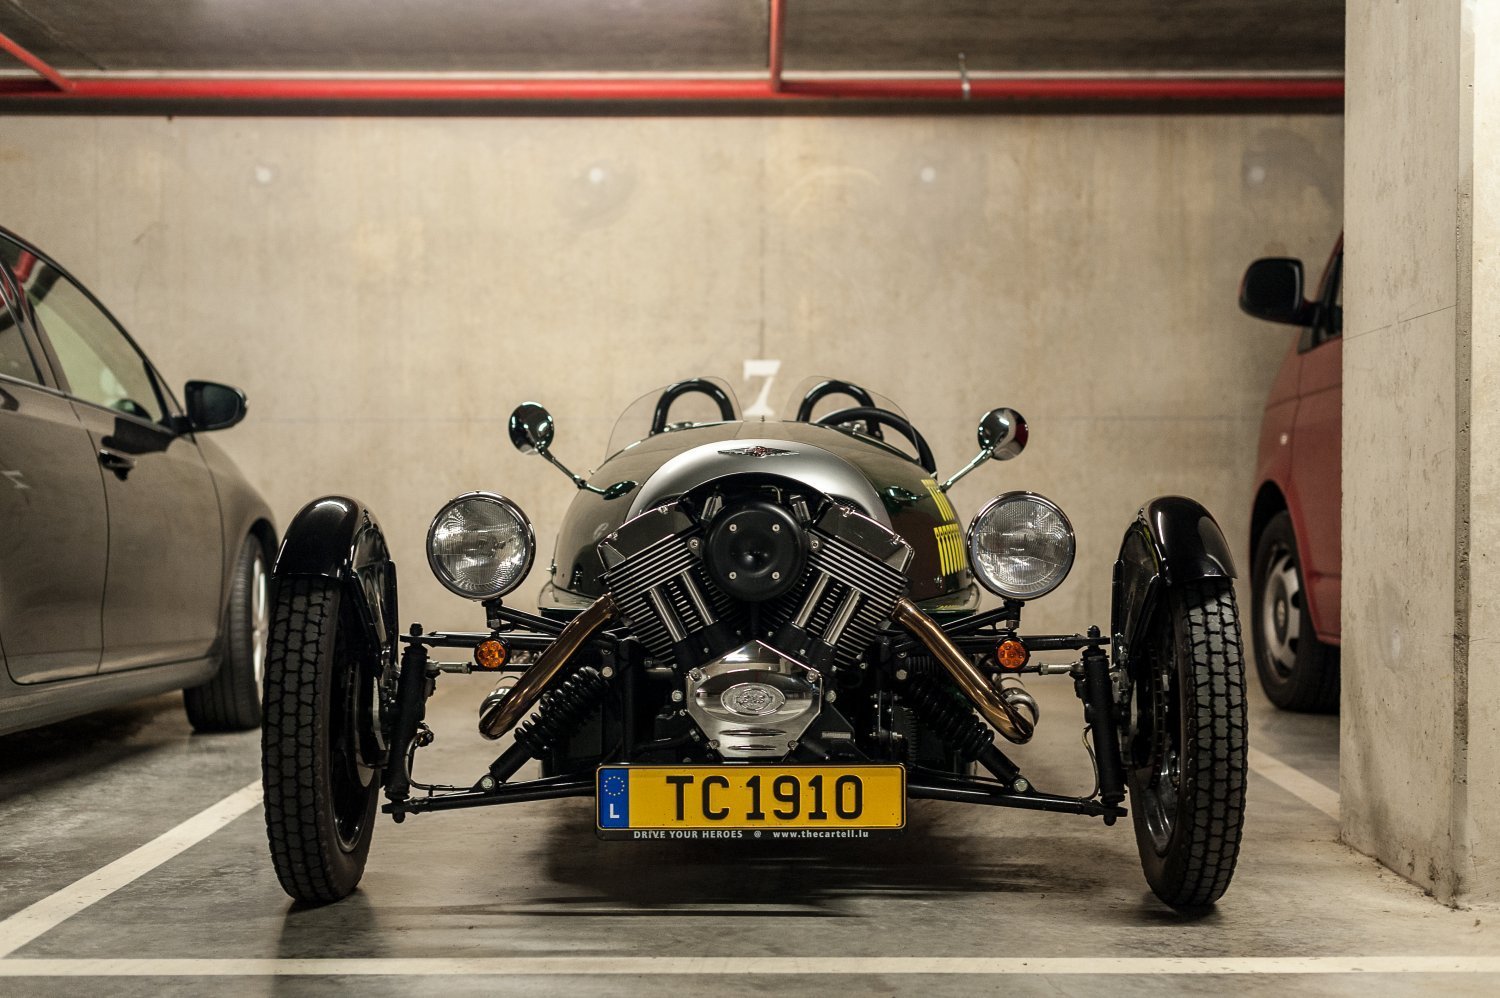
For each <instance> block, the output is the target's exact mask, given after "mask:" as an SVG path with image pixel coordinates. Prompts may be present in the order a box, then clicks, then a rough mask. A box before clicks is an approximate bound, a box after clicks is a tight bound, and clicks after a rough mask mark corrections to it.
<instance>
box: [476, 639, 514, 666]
mask: <svg viewBox="0 0 1500 998" xmlns="http://www.w3.org/2000/svg"><path fill="white" fill-rule="evenodd" d="M509 660H510V649H509V648H507V647H506V646H505V642H504V641H501V640H500V639H499V638H486V639H485V640H483V641H481V642H479V644H477V645H475V646H474V664H475V665H477V666H479V667H480V668H481V669H501V668H504V667H505V663H506V662H508V661H509Z"/></svg>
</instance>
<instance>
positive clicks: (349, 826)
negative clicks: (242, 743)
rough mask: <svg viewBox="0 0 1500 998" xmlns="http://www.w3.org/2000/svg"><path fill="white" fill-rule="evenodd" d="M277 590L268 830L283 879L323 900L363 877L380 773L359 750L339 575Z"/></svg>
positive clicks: (297, 893)
mask: <svg viewBox="0 0 1500 998" xmlns="http://www.w3.org/2000/svg"><path fill="white" fill-rule="evenodd" d="M275 590H276V591H275V597H274V600H273V604H272V613H271V635H270V642H269V647H268V649H267V655H266V678H265V724H264V727H263V729H262V734H261V768H262V774H263V779H264V783H265V794H266V834H267V837H268V838H269V839H270V844H271V861H272V864H273V865H274V866H275V868H276V876H277V879H279V880H280V881H281V886H282V889H283V890H285V891H286V892H287V894H289V895H290V896H291V897H292V898H294V899H296V900H298V901H306V902H312V903H326V902H329V901H337V900H339V899H340V898H343V897H347V896H348V895H349V894H350V893H352V892H353V891H354V888H355V887H356V886H357V885H358V884H359V880H360V877H361V876H362V875H363V874H364V870H365V860H366V859H367V857H368V856H369V854H370V838H371V835H372V833H373V831H374V824H375V805H376V801H377V799H378V797H379V792H380V778H379V777H380V774H379V772H378V770H376V769H373V768H371V767H369V766H367V765H366V764H365V763H364V762H363V760H362V759H361V756H360V752H359V744H360V737H359V732H360V731H361V729H362V723H363V721H364V719H363V718H361V717H360V707H359V704H360V702H361V697H360V696H358V695H357V691H358V690H359V689H360V688H361V686H362V680H361V675H362V673H363V672H364V671H365V670H363V669H361V668H360V656H359V654H358V642H357V640H356V638H355V631H354V627H355V623H354V620H353V613H352V611H353V609H354V608H353V607H352V606H346V605H345V602H344V600H343V590H342V588H341V587H340V585H339V583H338V582H336V581H335V580H333V579H323V578H312V579H301V578H292V579H284V580H280V581H279V584H278V585H277V586H276V587H275Z"/></svg>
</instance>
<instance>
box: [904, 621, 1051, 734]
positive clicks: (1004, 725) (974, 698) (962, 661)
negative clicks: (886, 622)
mask: <svg viewBox="0 0 1500 998" xmlns="http://www.w3.org/2000/svg"><path fill="white" fill-rule="evenodd" d="M892 618H893V619H894V620H895V621H896V623H898V624H900V625H901V626H902V627H905V628H906V629H907V630H909V631H911V632H912V634H914V635H916V637H917V639H918V640H919V641H921V642H922V644H924V645H926V646H927V650H928V651H929V652H931V653H932V657H933V658H935V659H937V660H938V662H939V663H940V664H941V665H942V666H943V668H944V669H946V670H948V675H949V676H951V677H952V678H953V681H954V682H955V683H957V684H958V688H959V689H960V690H962V691H963V693H964V696H966V697H968V698H969V700H970V701H971V702H972V703H973V704H974V706H975V707H976V708H977V709H978V710H979V713H980V715H981V716H983V717H984V719H985V720H986V721H988V722H989V723H990V725H991V726H993V727H994V729H995V730H996V731H998V732H1000V734H1002V735H1004V736H1005V737H1006V738H1007V739H1008V740H1010V741H1012V742H1015V743H1016V744H1017V745H1024V744H1025V743H1026V742H1029V741H1031V736H1032V735H1034V734H1035V733H1036V722H1037V719H1038V718H1039V717H1040V716H1041V712H1040V711H1039V710H1038V709H1037V705H1036V701H1035V700H1034V699H1032V696H1031V694H1030V693H1028V692H1026V687H1024V686H1022V685H1021V681H1020V680H1019V679H1017V678H1016V677H1015V676H1004V677H1002V678H1001V680H1000V688H999V689H996V688H995V685H994V684H993V683H991V682H990V680H989V677H988V676H986V675H985V674H984V673H983V672H980V671H979V669H978V667H977V666H975V665H974V663H973V662H972V661H970V660H969V656H967V655H965V654H964V653H963V652H962V651H960V650H959V648H958V646H957V645H955V644H954V643H953V641H952V639H950V638H949V637H948V635H947V634H946V633H945V632H944V631H943V629H942V628H941V627H939V626H938V624H937V621H935V620H933V619H932V618H931V617H929V616H927V614H925V613H923V612H922V611H921V609H920V608H919V607H918V606H917V605H916V604H915V603H913V602H912V601H911V600H910V599H908V598H906V597H902V599H901V602H899V603H897V604H896V611H895V613H894V614H892Z"/></svg>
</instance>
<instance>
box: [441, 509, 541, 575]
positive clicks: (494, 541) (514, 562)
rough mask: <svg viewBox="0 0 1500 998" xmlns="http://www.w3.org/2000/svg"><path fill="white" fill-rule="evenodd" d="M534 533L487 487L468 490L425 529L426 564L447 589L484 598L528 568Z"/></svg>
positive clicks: (517, 511) (518, 513) (522, 515)
mask: <svg viewBox="0 0 1500 998" xmlns="http://www.w3.org/2000/svg"><path fill="white" fill-rule="evenodd" d="M535 554H536V535H535V534H533V533H532V531H531V521H530V520H528V519H526V514H525V513H523V512H521V509H520V507H519V506H517V505H516V504H515V503H513V502H511V501H510V500H509V499H507V498H505V497H504V496H500V495H495V494H494V493H492V492H469V493H466V494H465V495H461V496H459V497H458V498H457V499H454V500H453V501H452V502H450V503H448V505H446V506H444V507H443V508H442V509H440V510H438V515H437V516H436V517H434V518H433V520H432V526H431V527H430V528H429V529H428V531H427V564H428V565H430V566H432V574H433V575H436V576H437V580H438V581H439V582H441V583H442V584H443V586H444V587H445V588H446V589H447V590H448V591H449V592H453V593H457V594H458V595H460V596H464V597H467V598H468V599H477V600H486V599H494V598H495V597H497V596H504V595H505V594H506V593H508V592H510V591H511V590H512V589H515V588H516V586H519V585H520V584H521V582H522V580H524V579H525V578H526V573H527V572H529V571H531V559H532V557H533V556H534V555H535Z"/></svg>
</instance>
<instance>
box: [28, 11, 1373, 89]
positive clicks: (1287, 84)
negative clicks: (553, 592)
mask: <svg viewBox="0 0 1500 998" xmlns="http://www.w3.org/2000/svg"><path fill="white" fill-rule="evenodd" d="M785 15H786V5H785V0H771V8H770V17H771V23H770V42H769V51H768V53H767V61H768V65H769V73H768V74H767V76H766V77H765V78H763V79H753V78H752V79H732V78H730V79H725V78H712V77H707V78H699V79H681V78H676V79H674V78H666V79H649V78H639V77H577V78H573V79H555V78H547V77H532V78H522V79H515V78H512V79H496V78H493V77H488V78H486V77H478V78H474V77H452V76H445V77H425V78H423V77H385V78H381V77H258V76H257V77H178V76H161V77H136V76H131V77H121V76H114V77H111V76H88V77H82V78H78V77H73V78H70V77H67V76H65V75H63V74H62V73H61V72H59V71H58V70H56V69H54V68H53V67H52V66H50V65H48V64H47V63H46V62H44V61H43V60H41V59H39V58H37V57H36V56H35V55H33V54H32V53H31V52H29V51H27V50H26V49H25V48H24V47H23V46H21V45H20V44H18V43H16V42H15V41H13V40H12V39H10V38H7V37H6V36H5V35H4V34H0V49H4V50H5V51H7V52H9V53H10V54H11V55H13V56H15V57H16V58H17V59H19V60H20V61H21V62H22V63H24V64H25V65H26V66H27V67H28V68H30V69H31V70H33V71H34V72H36V73H37V75H38V76H40V77H41V79H40V80H32V79H14V78H11V79H7V78H3V77H0V99H23V100H27V101H32V100H34V101H36V102H37V103H38V104H63V103H71V102H73V101H97V102H117V101H118V102H126V103H128V102H131V101H188V102H193V101H261V102H279V101H381V102H404V101H429V102H434V101H435V102H469V101H474V102H486V101H487V102H496V103H504V102H508V101H509V102H538V103H546V102H562V101H582V102H614V101H621V102H636V103H657V102H660V103H678V102H699V103H702V102H735V103H766V102H781V101H791V100H800V101H807V100H821V101H858V102H886V103H891V102H896V103H900V102H907V101H924V102H968V103H1005V102H1015V101H1074V100H1083V101H1119V102H1132V101H1137V102H1139V101H1172V100H1192V101H1336V100H1342V99H1343V96H1344V81H1343V80H1342V79H1341V78H1337V77H1201V78H1191V77H1159V76H1117V77H1080V76H1038V77H1025V76H1014V77H980V78H977V79H976V78H972V77H970V78H969V79H968V86H967V87H965V86H964V81H963V80H961V79H960V78H959V77H958V76H942V77H921V78H907V77H887V78H876V77H847V78H838V77H816V78H808V77H804V78H802V79H790V80H789V79H785V78H784V77H783V76H782V54H783V45H782V39H783V31H784V25H785Z"/></svg>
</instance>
